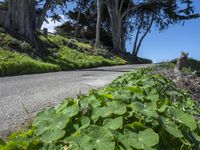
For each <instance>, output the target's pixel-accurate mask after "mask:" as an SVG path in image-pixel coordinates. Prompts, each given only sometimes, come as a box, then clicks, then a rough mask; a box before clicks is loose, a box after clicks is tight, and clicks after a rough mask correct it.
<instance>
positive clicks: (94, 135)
mask: <svg viewBox="0 0 200 150" xmlns="http://www.w3.org/2000/svg"><path fill="white" fill-rule="evenodd" d="M83 134H84V135H87V136H89V137H91V143H92V145H93V147H92V148H93V149H95V150H106V149H108V150H114V148H115V141H114V137H113V135H112V133H111V132H110V131H109V130H108V129H107V128H103V127H99V126H95V125H93V126H89V127H88V128H87V129H85V130H84V131H83Z"/></svg>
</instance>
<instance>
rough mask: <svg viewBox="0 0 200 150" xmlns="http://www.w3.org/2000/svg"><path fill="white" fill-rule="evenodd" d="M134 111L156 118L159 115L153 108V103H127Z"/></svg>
mask: <svg viewBox="0 0 200 150" xmlns="http://www.w3.org/2000/svg"><path fill="white" fill-rule="evenodd" d="M129 106H130V107H131V108H132V111H133V112H134V113H140V114H141V115H143V116H146V117H154V118H158V117H159V115H158V113H157V112H156V110H155V106H154V104H151V103H150V104H142V103H141V102H134V103H132V104H130V105H129Z"/></svg>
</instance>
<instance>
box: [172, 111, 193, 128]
mask: <svg viewBox="0 0 200 150" xmlns="http://www.w3.org/2000/svg"><path fill="white" fill-rule="evenodd" d="M169 112H170V114H171V116H172V117H173V119H174V120H176V121H177V122H179V123H181V124H184V125H186V126H187V127H189V128H190V129H191V130H195V129H196V128H197V124H196V122H195V119H194V116H192V115H190V114H187V113H185V112H183V111H181V110H178V109H174V108H169Z"/></svg>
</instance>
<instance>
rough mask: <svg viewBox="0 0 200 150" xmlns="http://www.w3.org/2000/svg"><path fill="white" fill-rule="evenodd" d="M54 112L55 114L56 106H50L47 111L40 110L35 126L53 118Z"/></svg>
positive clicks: (34, 122)
mask: <svg viewBox="0 0 200 150" xmlns="http://www.w3.org/2000/svg"><path fill="white" fill-rule="evenodd" d="M54 114H55V109H54V108H49V109H48V110H46V111H42V112H39V113H38V114H37V115H36V118H35V120H34V121H33V126H38V125H39V124H40V123H41V122H43V121H45V120H49V119H51V118H52V116H53V115H54Z"/></svg>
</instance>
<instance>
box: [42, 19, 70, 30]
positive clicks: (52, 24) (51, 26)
mask: <svg viewBox="0 0 200 150" xmlns="http://www.w3.org/2000/svg"><path fill="white" fill-rule="evenodd" d="M61 18H62V19H61V20H60V22H59V21H55V22H54V21H51V18H47V20H48V22H49V23H47V22H44V23H43V25H42V29H43V28H47V29H48V32H52V33H54V32H55V27H56V26H59V25H62V24H63V23H64V22H66V21H67V19H66V17H65V16H64V15H61Z"/></svg>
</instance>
